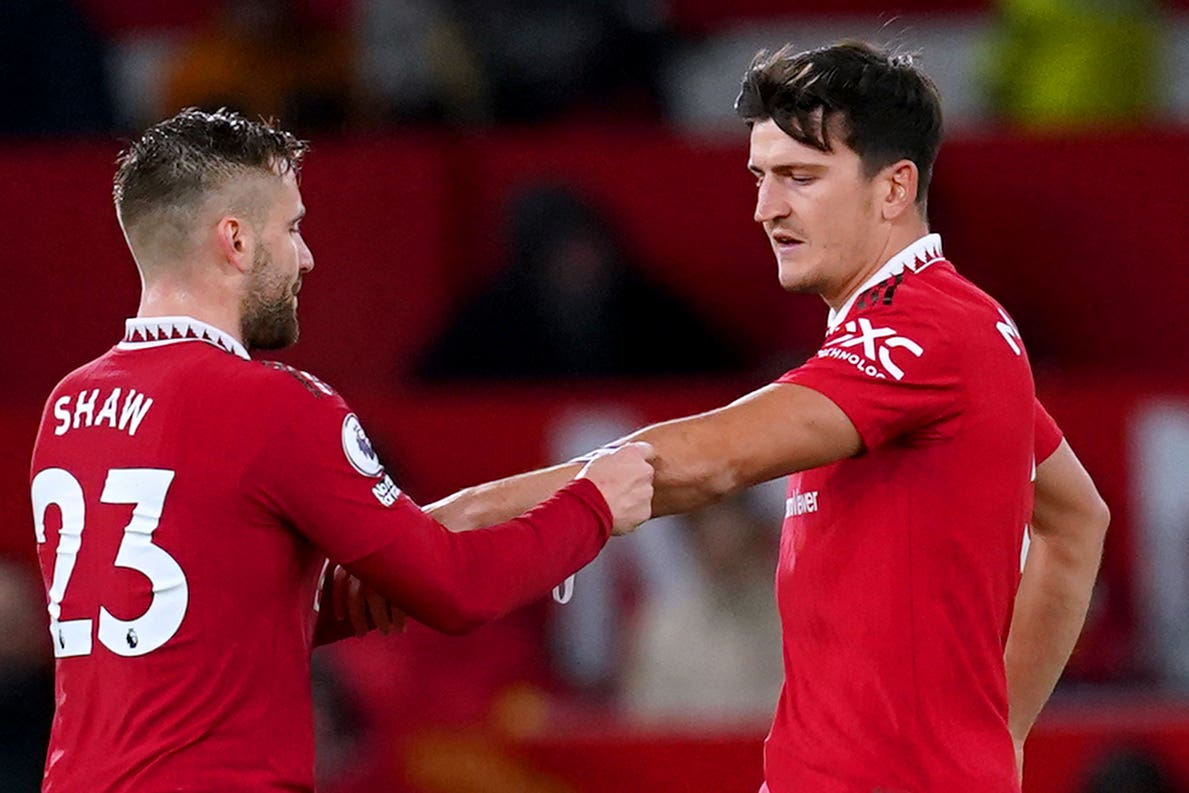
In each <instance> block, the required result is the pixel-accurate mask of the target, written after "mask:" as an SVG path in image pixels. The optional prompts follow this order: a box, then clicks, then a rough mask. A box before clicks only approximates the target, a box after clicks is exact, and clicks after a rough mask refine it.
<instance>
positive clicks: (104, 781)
mask: <svg viewBox="0 0 1189 793" xmlns="http://www.w3.org/2000/svg"><path fill="white" fill-rule="evenodd" d="M116 389H119V390H120V393H119V394H116V391H115V390H116ZM131 389H135V391H136V392H137V393H138V394H142V395H144V399H143V400H142V401H141V402H140V403H139V404H140V408H141V409H140V411H139V414H138V416H133V415H132V413H133V412H135V411H130V410H129V409H128V407H126V406H127V405H131V406H132V407H135V403H130V402H129V401H128V400H129V398H130V397H131V396H132V394H131ZM92 395H93V396H92ZM80 397H81V398H80ZM150 399H151V402H150V401H149V400H150ZM88 405H90V407H87V406H88ZM109 407H110V410H109ZM350 415H351V414H350V411H349V408H348V407H347V405H346V404H345V403H344V402H343V400H342V399H341V398H340V397H339V396H338V395H337V394H336V393H334V391H332V390H331V389H330V388H328V387H327V386H325V384H323V383H321V381H319V380H317V379H316V378H313V377H311V376H308V375H305V374H304V373H301V372H298V371H296V370H291V369H288V368H287V367H282V366H279V365H275V364H262V363H259V362H252V361H247V360H244V359H242V358H239V357H236V356H235V355H234V354H231V353H228V352H225V351H223V350H221V349H219V348H217V347H215V346H214V345H213V344H210V343H207V342H205V341H196V340H195V341H175V342H170V343H168V344H166V345H165V346H151V344H145V345H140V347H139V348H138V349H135V350H128V349H121V348H119V347H118V348H115V349H113V350H112V351H110V352H109V353H108V354H106V355H104V356H102V357H101V358H99V359H97V360H96V361H94V362H92V363H90V364H88V365H86V366H84V367H83V368H81V369H79V370H77V371H75V372H74V373H72V374H71V375H69V376H68V377H67V378H66V379H65V380H63V381H62V383H60V384H59V386H58V387H57V388H56V389H55V390H54V392H53V394H52V395H51V397H50V400H49V403H48V405H47V409H46V412H45V415H44V416H43V419H42V424H41V429H40V432H39V435H38V439H37V442H36V446H35V449H34V455H33V465H32V473H33V481H34V495H35V498H34V502H35V505H36V507H35V517H36V518H37V519H38V520H40V521H42V522H43V523H44V526H43V533H44V539H43V541H41V542H40V543H39V545H38V557H39V561H40V563H41V567H42V571H43V579H44V581H45V584H46V587H47V590H49V589H50V588H51V585H53V584H54V583H55V582H56V586H55V587H54V597H53V600H54V601H55V603H60V609H61V613H60V615H59V616H58V620H59V622H58V623H55V624H54V625H52V626H51V634H52V635H53V636H54V639H55V647H56V648H58V650H59V656H60V657H58V659H57V709H58V710H57V715H56V718H55V721H54V728H53V735H52V737H51V745H50V750H49V760H48V764H47V777H46V784H45V790H46V791H47V793H71V791H83V790H86V791H90V790H105V791H112V792H113V793H119V792H120V791H132V790H136V791H141V790H163V789H170V790H247V789H251V790H280V789H284V790H312V788H313V735H312V707H311V702H310V682H309V681H310V673H309V659H310V650H311V643H312V638H313V632H314V624H315V619H316V615H317V608H318V606H317V603H316V600H317V596H318V593H319V581H320V577H321V575H322V572H323V570H324V569H325V566H326V557H327V556H329V557H331V558H332V559H334V560H336V561H338V562H343V563H347V564H348V565H349V566H350V569H354V570H356V572H358V573H362V575H363V577H364V578H365V580H367V581H368V582H369V583H372V584H373V585H374V586H376V588H377V589H380V590H381V591H382V592H384V593H385V594H386V595H388V596H389V597H390V598H392V599H393V600H394V601H395V602H396V604H397V605H398V606H401V607H402V608H404V609H405V610H407V611H409V612H410V613H413V614H415V615H417V616H420V617H422V618H423V619H426V620H427V621H429V622H431V623H435V622H440V623H443V624H444V626H445V627H450V628H460V627H465V626H466V625H467V624H469V622H470V621H473V620H475V619H477V618H485V617H486V616H487V615H488V614H491V613H494V612H495V611H498V610H507V609H510V608H512V607H514V606H515V605H517V604H518V603H520V602H522V601H523V600H525V599H527V598H528V596H530V594H534V593H530V588H531V587H532V586H537V590H536V592H535V594H537V595H544V594H545V593H546V592H547V590H548V588H549V586H550V585H552V584H553V583H556V582H557V581H560V580H562V579H563V578H564V577H565V576H566V575H567V574H569V573H570V572H573V571H574V570H576V569H577V568H578V567H580V566H582V564H584V563H585V562H587V561H589V559H590V558H592V557H593V556H594V555H595V554H596V553H597V551H598V549H599V548H600V547H601V546H602V544H603V543H604V542H605V540H606V537H607V535H608V532H609V529H610V518H609V515H608V514H607V507H606V504H605V502H603V501H602V500H601V499H602V497H601V495H600V494H599V493H598V492H597V489H596V488H595V487H594V485H593V484H591V483H590V482H588V481H582V482H578V483H575V484H573V485H571V486H570V487H568V488H567V489H566V491H565V492H564V493H562V494H560V495H558V496H556V497H555V498H554V499H553V501H552V502H551V503H550V504H547V505H545V506H544V507H541V508H540V509H538V510H537V511H535V512H534V513H532V514H530V515H528V516H526V517H522V518H520V519H518V520H515V521H512V522H511V524H510V525H508V526H507V527H505V528H503V529H491V530H486V531H479V532H473V533H471V534H466V535H452V534H449V533H448V532H446V531H445V529H443V528H442V527H441V526H439V525H438V524H436V523H434V522H433V521H431V520H429V519H428V518H426V517H425V516H424V515H423V514H422V513H421V511H420V510H419V509H418V508H417V507H416V506H415V505H413V503H412V502H411V501H409V499H408V498H407V497H405V496H403V495H400V496H399V497H396V498H395V499H394V498H393V496H395V493H394V492H393V491H394V489H395V486H394V485H391V486H389V485H390V480H388V479H387V476H386V474H384V472H383V469H382V466H381V465H380V463H379V461H378V459H377V458H375V456H374V454H373V453H372V452H371V451H370V445H369V444H367V442H366V437H365V436H363V434H362V431H361V430H357V428H356V425H355V424H354V423H353V421H352V420H351V419H350V418H348V417H349V416H350ZM121 427H122V429H121ZM47 469H53V470H50V471H49V472H48V473H47ZM385 502H387V504H389V505H388V506H386V505H385ZM134 504H135V505H136V506H133V505H134ZM130 519H131V523H129V521H130ZM64 526H66V527H68V530H67V531H65V532H64V531H63V527H64ZM69 529H73V531H71V530H69ZM80 535H81V543H80V542H79V541H78V539H77V537H79V536H80ZM117 550H118V551H119V553H120V554H121V556H120V557H117ZM125 556H126V557H127V558H125ZM72 562H73V563H74V564H73V569H72V570H71V569H70V563H72ZM117 562H119V564H118V565H117ZM354 562H358V565H354V564H351V563H354ZM125 568H128V569H125ZM67 578H68V579H69V580H67ZM452 578H453V579H454V581H452V580H451V579H452ZM455 582H457V584H461V585H456V583H455ZM501 584H503V588H502V589H501ZM63 587H64V592H62V591H61V590H62V589H63ZM422 588H424V591H423V589H422ZM480 598H489V599H490V601H491V602H484V603H482V604H479V603H478V602H477V601H478V599H480ZM113 617H114V618H113ZM116 620H123V621H125V622H124V623H119V622H117V621H116ZM80 621H89V622H90V624H89V625H88V624H86V622H80ZM105 625H106V626H107V628H106V629H105ZM113 626H114V627H113ZM105 631H106V632H105ZM88 645H89V646H88Z"/></svg>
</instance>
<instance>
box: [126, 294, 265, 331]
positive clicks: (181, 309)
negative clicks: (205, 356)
mask: <svg viewBox="0 0 1189 793" xmlns="http://www.w3.org/2000/svg"><path fill="white" fill-rule="evenodd" d="M136 316H137V317H138V318H141V319H144V318H148V317H191V318H193V319H196V320H198V321H200V322H205V323H206V324H208V325H211V326H212V327H215V328H218V329H219V330H221V331H223V332H224V333H226V334H227V335H228V336H231V337H232V338H233V339H235V340H236V341H238V342H239V343H240V344H243V343H244V339H243V331H242V329H241V328H240V318H239V311H238V308H236V309H234V310H228V309H227V308H225V307H223V306H216V305H211V304H210V302H209V301H201V300H196V299H194V298H193V296H192V295H190V294H188V293H178V292H177V291H174V292H173V293H172V294H162V293H161V292H160V291H159V290H153V291H152V292H150V291H149V290H146V292H145V293H144V294H143V295H142V296H141V299H140V306H139V307H138V308H137V309H136Z"/></svg>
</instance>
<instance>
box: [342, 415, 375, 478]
mask: <svg viewBox="0 0 1189 793" xmlns="http://www.w3.org/2000/svg"><path fill="white" fill-rule="evenodd" d="M342 437H343V453H344V454H346V455H347V462H349V463H351V467H352V468H354V469H355V470H356V471H358V472H359V473H361V474H363V475H364V476H371V477H379V476H380V475H381V474H383V473H384V464H383V463H381V462H380V457H379V455H377V454H376V450H375V447H373V446H372V442H371V440H370V439H369V438H368V437H367V433H366V432H364V431H363V425H362V424H360V423H359V417H358V416H356V415H355V414H354V413H348V414H347V415H346V416H345V417H343V431H342Z"/></svg>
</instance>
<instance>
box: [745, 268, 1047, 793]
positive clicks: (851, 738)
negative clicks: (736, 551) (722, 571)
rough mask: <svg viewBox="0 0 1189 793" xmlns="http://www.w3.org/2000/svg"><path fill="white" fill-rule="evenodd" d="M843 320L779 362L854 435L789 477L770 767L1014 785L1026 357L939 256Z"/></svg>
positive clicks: (1026, 482) (774, 779)
mask: <svg viewBox="0 0 1189 793" xmlns="http://www.w3.org/2000/svg"><path fill="white" fill-rule="evenodd" d="M909 261H911V259H910V260H909ZM914 269H915V271H914ZM893 285H894V286H893ZM889 292H892V293H893V294H891V295H889ZM842 320H844V321H840V322H839V324H837V325H836V326H835V329H834V330H833V331H832V332H831V333H830V334H829V335H828V336H827V339H826V342H825V344H824V345H823V347H822V349H821V350H820V351H819V352H818V353H817V355H816V356H815V357H814V358H812V359H811V360H810V361H808V362H807V363H806V364H804V365H803V366H801V367H800V368H799V369H796V370H793V371H791V372H789V373H788V374H786V375H784V376H783V377H781V378H780V379H779V382H784V383H795V384H799V385H802V386H807V387H809V388H812V389H814V390H816V391H819V392H821V393H822V394H824V395H826V396H827V397H829V398H830V399H831V400H832V401H834V402H835V403H836V404H837V405H838V406H839V407H840V408H842V410H843V411H844V412H846V414H847V415H848V416H849V417H850V419H851V421H852V422H853V423H854V425H855V427H856V429H858V431H859V433H860V434H861V435H862V437H863V440H864V443H865V447H866V450H865V452H864V453H863V454H861V455H859V456H857V457H855V458H851V459H848V460H844V461H841V462H838V463H835V464H833V465H829V466H824V467H822V468H817V469H813V470H810V471H805V472H802V473H799V474H796V475H794V476H792V477H791V478H790V481H789V491H788V492H789V501H788V507H787V510H786V515H787V517H786V520H785V524H784V530H783V535H782V538H781V554H780V564H779V567H778V570H777V600H778V603H779V606H780V611H781V616H782V622H783V627H784V647H785V667H786V680H785V686H784V689H783V690H782V692H781V695H780V700H779V703H778V707H777V713H776V717H775V720H774V723H773V726H772V730H771V733H770V735H769V737H768V740H767V742H766V746H765V774H766V777H767V781H768V785H769V787H770V788H771V790H772V793H786V792H787V791H801V790H814V791H821V793H835V792H837V793H852V792H854V793H857V792H858V791H863V793H868V792H869V791H871V790H872V789H879V790H886V791H926V790H930V791H932V790H985V791H1002V792H1003V793H1006V792H1007V791H1017V790H1018V789H1019V786H1018V783H1017V782H1016V780H1015V763H1014V759H1013V754H1012V744H1011V738H1010V735H1009V733H1008V730H1007V723H1006V720H1007V690H1006V680H1005V675H1004V668H1003V647H1004V642H1005V641H1006V636H1007V629H1008V625H1009V624H1010V618H1011V608H1012V601H1013V598H1014V595H1015V591H1016V586H1017V584H1018V581H1019V556H1020V544H1021V539H1022V535H1023V529H1024V524H1025V522H1026V521H1027V519H1028V516H1029V514H1030V512H1031V501H1032V489H1031V484H1030V475H1031V470H1032V456H1033V432H1032V424H1033V411H1034V394H1033V382H1032V376H1031V372H1030V370H1029V366H1028V361H1027V358H1026V356H1025V354H1024V353H1023V349H1022V346H1021V345H1020V343H1019V341H1018V338H1015V337H1013V338H1012V341H1009V340H1008V336H1009V335H1010V334H1009V330H1004V329H1001V328H1000V326H1001V325H1003V326H1005V327H1006V328H1008V329H1010V328H1011V323H1010V321H1009V320H1007V318H1006V315H1003V314H1002V313H1001V309H1000V308H999V306H998V304H996V303H995V302H994V301H993V300H991V299H990V298H989V297H988V296H987V295H986V294H984V293H983V292H981V291H980V290H978V289H977V288H976V287H974V286H973V285H972V284H970V282H968V281H966V280H965V279H963V278H962V277H961V276H959V275H958V274H957V273H956V272H955V270H954V269H953V266H952V265H950V264H949V263H948V262H946V261H944V260H935V261H934V262H933V263H931V264H927V265H926V266H924V267H919V268H914V267H913V266H912V265H911V264H909V265H908V267H906V268H905V269H904V270H903V273H902V280H901V279H900V277H897V278H888V280H887V281H886V282H883V283H879V284H877V285H876V287H875V288H874V289H872V290H871V292H869V293H867V299H865V300H859V301H858V302H857V303H856V304H855V307H854V308H853V309H851V310H850V312H849V314H847V315H846V316H844V317H843V318H842ZM897 339H901V340H905V341H900V342H897V341H896V340H897ZM908 342H911V343H912V344H908ZM913 345H915V346H913ZM913 350H919V351H920V352H919V355H918V354H914V352H913ZM885 353H887V354H886V355H885ZM897 372H898V373H899V375H897Z"/></svg>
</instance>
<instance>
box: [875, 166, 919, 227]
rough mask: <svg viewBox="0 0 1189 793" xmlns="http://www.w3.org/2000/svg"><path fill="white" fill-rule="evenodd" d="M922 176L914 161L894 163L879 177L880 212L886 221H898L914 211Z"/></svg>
mask: <svg viewBox="0 0 1189 793" xmlns="http://www.w3.org/2000/svg"><path fill="white" fill-rule="evenodd" d="M920 178H921V174H920V171H918V170H917V166H916V163H914V162H913V161H912V160H899V161H897V162H894V163H892V164H891V165H889V166H888V167H887V168H884V170H883V171H882V172H881V173H880V175H879V177H878V181H879V185H880V187H881V190H880V195H879V196H878V197H879V199H880V211H881V213H882V214H883V218H884V220H896V219H898V218H899V217H900V216H901V215H903V214H904V213H905V211H907V210H909V209H912V208H913V206H915V204H916V200H917V188H918V186H919V185H920Z"/></svg>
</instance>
